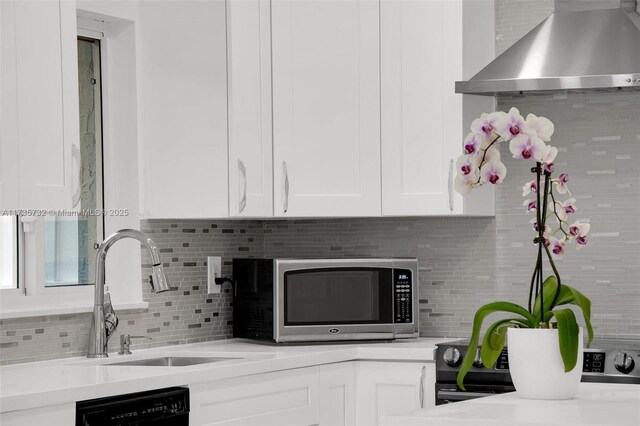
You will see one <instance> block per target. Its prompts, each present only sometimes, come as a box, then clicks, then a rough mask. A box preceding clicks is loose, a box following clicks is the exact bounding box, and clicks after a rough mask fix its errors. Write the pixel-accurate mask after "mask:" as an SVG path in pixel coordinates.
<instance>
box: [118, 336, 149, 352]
mask: <svg viewBox="0 0 640 426" xmlns="http://www.w3.org/2000/svg"><path fill="white" fill-rule="evenodd" d="M131 339H148V340H152V338H151V337H149V336H132V335H130V334H121V335H120V352H118V355H131V351H130V350H129V346H131Z"/></svg>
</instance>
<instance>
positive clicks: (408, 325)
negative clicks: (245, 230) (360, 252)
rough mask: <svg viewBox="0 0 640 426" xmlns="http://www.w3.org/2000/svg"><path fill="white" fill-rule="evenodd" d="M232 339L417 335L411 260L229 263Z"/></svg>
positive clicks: (415, 263)
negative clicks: (231, 293)
mask: <svg viewBox="0 0 640 426" xmlns="http://www.w3.org/2000/svg"><path fill="white" fill-rule="evenodd" d="M233 282H234V289H233V335H234V337H241V338H250V339H260V340H269V341H275V342H313V341H332V340H375V339H400V338H415V337H417V336H418V261H417V260H416V259H396V258H391V259H234V260H233Z"/></svg>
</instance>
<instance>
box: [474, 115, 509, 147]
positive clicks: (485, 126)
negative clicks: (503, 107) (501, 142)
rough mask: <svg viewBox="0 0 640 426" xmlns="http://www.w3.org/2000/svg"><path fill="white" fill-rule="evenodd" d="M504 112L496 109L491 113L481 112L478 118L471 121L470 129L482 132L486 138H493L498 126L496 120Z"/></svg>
mask: <svg viewBox="0 0 640 426" xmlns="http://www.w3.org/2000/svg"><path fill="white" fill-rule="evenodd" d="M503 115H504V112H502V111H497V112H492V113H491V114H487V113H482V115H480V118H476V119H475V120H473V122H472V123H471V131H472V132H474V133H482V134H484V135H485V137H486V138H487V139H490V140H493V139H495V137H496V135H495V134H494V133H495V132H496V129H497V128H498V121H500V119H501V118H502V116H503Z"/></svg>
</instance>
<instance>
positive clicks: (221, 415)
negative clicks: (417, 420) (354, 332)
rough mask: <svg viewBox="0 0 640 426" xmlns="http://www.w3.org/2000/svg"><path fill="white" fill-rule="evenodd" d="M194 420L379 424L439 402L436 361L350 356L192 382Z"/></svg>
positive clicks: (330, 425) (210, 422)
mask: <svg viewBox="0 0 640 426" xmlns="http://www.w3.org/2000/svg"><path fill="white" fill-rule="evenodd" d="M189 389H190V392H191V414H190V424H192V425H322V426H336V425H342V426H347V425H367V426H369V425H377V424H378V423H379V419H380V417H381V416H391V415H397V414H405V413H408V412H410V411H414V410H419V409H421V408H428V407H433V406H435V394H434V392H435V390H434V389H435V363H433V362H402V361H351V362H339V363H335V364H327V365H321V366H319V367H307V368H298V369H293V370H285V371H278V372H274V373H265V374H257V375H252V376H245V377H239V378H234V379H227V380H217V381H212V382H206V383H202V384H197V385H190V386H189Z"/></svg>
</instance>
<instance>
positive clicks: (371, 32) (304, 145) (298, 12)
mask: <svg viewBox="0 0 640 426" xmlns="http://www.w3.org/2000/svg"><path fill="white" fill-rule="evenodd" d="M271 8H272V10H271V13H272V19H271V25H272V31H271V32H272V70H273V76H272V80H273V157H274V161H273V168H274V172H273V175H274V190H273V198H274V209H273V210H274V215H275V216H277V217H284V216H291V217H304V216H379V215H380V72H379V70H380V58H379V47H380V44H379V3H378V2H377V1H371V0H353V1H321V0H316V1H308V0H295V1H294V0H278V1H273V2H272V4H271Z"/></svg>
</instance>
